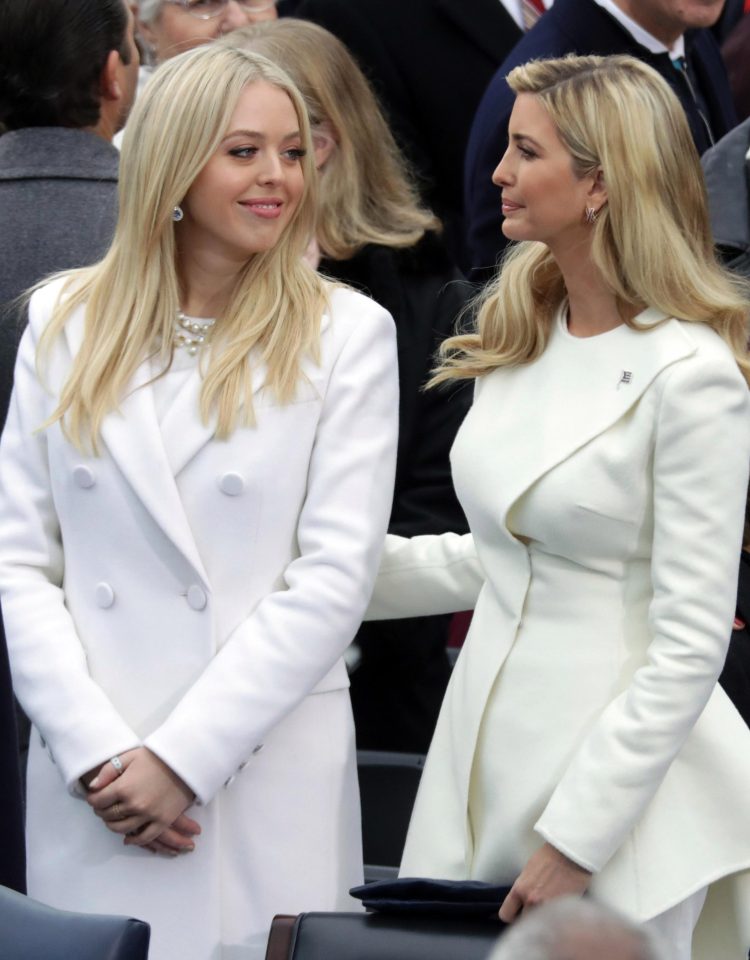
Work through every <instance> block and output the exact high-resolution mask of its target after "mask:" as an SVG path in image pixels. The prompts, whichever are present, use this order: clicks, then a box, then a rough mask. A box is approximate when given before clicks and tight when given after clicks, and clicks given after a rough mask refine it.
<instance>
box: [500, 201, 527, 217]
mask: <svg viewBox="0 0 750 960" xmlns="http://www.w3.org/2000/svg"><path fill="white" fill-rule="evenodd" d="M522 209H523V204H520V203H514V202H513V201H512V200H508V199H507V198H506V197H503V198H502V212H503V213H504V214H508V213H513V212H514V211H516V210H522Z"/></svg>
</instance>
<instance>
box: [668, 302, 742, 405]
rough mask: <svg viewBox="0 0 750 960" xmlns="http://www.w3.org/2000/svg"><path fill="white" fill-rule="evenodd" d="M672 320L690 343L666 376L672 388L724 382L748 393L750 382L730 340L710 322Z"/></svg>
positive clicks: (696, 386)
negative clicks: (729, 342)
mask: <svg viewBox="0 0 750 960" xmlns="http://www.w3.org/2000/svg"><path fill="white" fill-rule="evenodd" d="M672 323H673V324H674V325H675V327H676V329H678V330H679V332H680V335H681V336H682V337H684V339H685V341H686V343H687V344H688V345H689V346H690V348H691V349H690V352H689V353H687V354H686V355H685V356H684V357H682V358H681V359H680V360H679V361H678V362H677V363H675V364H674V365H673V367H672V369H671V370H670V371H669V372H668V375H667V376H666V377H665V386H666V389H668V390H675V389H678V390H680V389H681V390H694V389H696V388H698V387H699V386H701V385H703V384H705V385H706V386H708V385H714V386H719V385H723V386H724V387H727V388H729V389H731V390H739V391H740V392H742V393H743V394H747V391H748V385H747V381H746V380H745V378H744V376H743V374H742V371H741V370H740V368H739V366H738V364H737V359H736V357H735V355H734V353H733V351H732V348H731V347H730V346H729V344H728V343H727V341H726V340H725V339H724V338H723V337H722V336H721V335H720V334H719V333H717V331H716V330H714V329H713V328H712V327H710V326H709V325H708V324H707V323H696V322H693V321H688V320H674V321H672Z"/></svg>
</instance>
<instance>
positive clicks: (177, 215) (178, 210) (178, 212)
mask: <svg viewBox="0 0 750 960" xmlns="http://www.w3.org/2000/svg"><path fill="white" fill-rule="evenodd" d="M184 216H185V214H184V213H183V212H182V207H181V206H180V205H179V204H178V205H177V206H176V207H175V208H174V210H173V211H172V219H173V220H174V222H175V223H179V222H180V220H182V218H183V217H184Z"/></svg>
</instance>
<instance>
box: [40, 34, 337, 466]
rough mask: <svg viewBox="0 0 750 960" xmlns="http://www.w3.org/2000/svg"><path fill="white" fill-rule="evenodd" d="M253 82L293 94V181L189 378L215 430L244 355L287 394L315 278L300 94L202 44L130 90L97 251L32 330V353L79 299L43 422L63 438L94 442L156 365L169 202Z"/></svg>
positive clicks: (174, 280)
mask: <svg viewBox="0 0 750 960" xmlns="http://www.w3.org/2000/svg"><path fill="white" fill-rule="evenodd" d="M259 81H265V82H266V83H269V84H272V85H273V86H275V87H277V88H279V89H280V90H283V91H284V92H285V93H286V94H287V95H288V97H289V98H290V100H291V101H292V104H293V106H294V109H295V112H296V115H297V119H298V122H299V129H300V135H301V144H302V147H303V148H304V149H305V150H306V151H307V152H306V155H305V156H304V157H303V158H302V160H301V161H300V162H301V164H302V170H303V177H304V189H303V193H302V197H301V199H300V201H299V204H298V206H297V209H296V210H295V211H294V213H293V215H292V217H291V219H290V222H289V224H287V226H286V227H285V229H284V232H283V234H282V236H281V238H280V240H279V242H278V243H277V244H276V245H275V246H274V247H273V248H272V249H270V250H267V251H264V252H262V253H257V254H254V255H251V256H249V257H248V261H247V263H246V265H245V266H244V267H243V268H242V270H241V271H240V273H239V275H238V277H237V280H236V283H235V286H234V290H233V291H232V295H231V297H230V301H229V303H228V305H227V307H226V309H225V310H224V311H223V313H222V315H221V316H219V317H217V324H216V334H215V339H214V342H213V344H212V345H211V347H210V350H209V353H208V358H207V361H208V362H207V365H206V369H205V376H204V379H203V385H202V389H201V398H200V413H201V416H202V418H203V420H204V422H208V420H209V418H210V417H211V416H212V415H214V414H215V415H216V418H217V431H216V432H217V436H219V437H220V438H225V437H227V436H229V434H231V432H232V431H233V430H234V429H235V427H236V425H237V422H238V417H239V410H240V407H241V405H244V423H245V424H246V425H252V424H253V423H254V422H255V419H254V410H253V402H252V379H253V377H252V362H251V355H252V356H253V357H259V358H260V359H261V360H262V362H263V363H265V364H266V366H267V378H266V384H267V385H268V387H269V389H270V390H271V391H272V392H273V393H274V394H275V396H276V397H277V398H278V399H279V401H280V402H282V403H283V402H287V401H289V400H291V399H292V397H293V395H294V393H295V389H296V386H297V383H298V381H299V378H300V375H301V372H300V360H301V358H302V356H303V355H305V354H309V355H311V356H312V357H313V358H314V359H316V360H317V359H318V345H319V344H318V341H319V332H320V319H321V314H322V312H323V310H324V309H325V305H326V298H325V287H324V283H323V281H322V280H321V279H320V278H319V277H318V276H317V275H316V274H315V273H314V271H312V270H311V269H310V268H309V267H308V266H306V265H305V264H304V263H303V262H302V254H303V252H304V250H305V248H306V245H307V242H308V239H309V237H310V235H311V233H312V232H313V231H314V219H315V209H316V204H317V197H316V182H317V177H316V171H315V165H314V161H313V158H312V144H311V139H310V128H309V124H308V120H307V113H306V110H305V106H304V103H303V101H302V98H301V96H300V94H299V93H298V91H297V90H296V88H295V86H294V84H293V83H292V81H291V80H290V78H289V77H288V76H287V75H286V74H285V73H284V72H283V71H282V70H281V69H280V68H279V67H277V66H276V65H274V64H272V63H270V62H269V61H268V60H266V59H265V58H263V57H261V56H258V55H256V54H251V53H247V52H244V51H241V50H233V49H230V48H228V47H220V46H218V45H216V44H213V45H209V46H203V47H199V48H197V49H195V50H191V51H189V52H187V53H184V54H181V55H180V56H177V57H174V58H172V59H170V60H169V61H168V62H167V63H165V64H164V65H163V66H162V67H160V68H159V69H158V70H157V71H156V72H155V73H154V76H153V77H152V78H151V80H150V81H149V84H148V86H147V88H146V89H145V90H144V92H143V94H142V95H141V97H140V98H139V99H138V102H137V104H136V107H135V109H134V110H133V113H132V115H131V117H130V120H129V122H128V125H127V130H126V133H125V138H124V142H123V149H122V160H121V164H120V183H119V203H120V213H119V218H118V222H117V227H116V230H115V235H114V239H113V241H112V245H111V247H110V249H109V251H108V252H107V254H106V256H105V257H104V259H103V260H102V261H101V262H100V263H97V264H95V265H94V266H92V267H88V268H85V269H82V270H77V271H73V272H72V273H71V274H69V275H68V276H69V279H68V282H67V283H66V285H65V287H64V291H63V292H64V294H67V295H65V296H61V297H60V298H59V300H58V303H57V306H56V308H55V309H54V311H53V314H52V318H51V321H50V323H49V325H48V327H47V329H46V330H45V333H44V335H43V338H42V341H41V343H40V348H41V352H40V356H42V353H43V352H44V351H48V350H49V347H50V346H51V344H52V342H53V341H54V339H55V338H56V337H57V336H58V335H59V334H60V333H61V331H62V328H63V325H64V324H65V322H66V320H67V319H68V317H69V316H70V315H71V313H72V312H73V311H74V310H75V309H76V308H77V307H78V306H79V305H81V304H85V324H84V337H83V343H82V346H81V349H80V351H79V352H78V354H77V356H76V358H75V360H74V363H73V367H72V369H71V372H70V375H69V377H68V379H67V381H66V383H65V384H64V386H63V389H62V393H61V396H60V401H59V404H58V406H57V408H56V410H55V411H54V413H53V414H52V416H51V418H50V420H49V421H48V423H54V422H55V421H58V420H60V421H62V425H63V429H64V430H65V432H66V435H67V436H68V437H69V439H70V440H71V441H72V442H73V443H74V444H76V445H77V446H78V447H83V446H84V441H90V443H91V446H92V447H93V449H94V450H95V451H96V450H98V444H97V441H98V437H99V431H100V427H101V422H102V419H103V418H104V416H105V415H106V414H107V413H109V412H110V411H112V410H114V409H116V408H117V406H118V404H119V402H120V401H121V399H122V397H123V395H124V393H125V390H126V388H127V386H128V384H129V382H130V380H131V378H132V377H133V374H134V373H135V371H136V368H137V367H138V366H139V364H141V363H142V362H143V361H144V359H145V358H146V357H147V356H149V355H155V354H158V355H159V356H160V359H161V361H162V362H163V364H164V369H165V370H166V369H167V368H168V367H169V364H170V363H171V360H172V354H173V350H174V347H173V329H174V322H175V317H176V315H177V313H178V310H179V306H180V285H179V279H178V254H177V247H176V241H175V223H174V221H173V218H172V211H173V209H174V207H175V205H176V204H179V203H180V202H181V201H182V199H183V197H184V196H185V194H186V193H187V192H188V190H189V189H190V186H191V184H192V183H193V181H194V180H195V178H196V177H197V175H198V174H199V173H200V171H201V170H202V169H203V167H204V166H205V165H206V163H207V162H208V160H209V159H210V158H211V157H212V156H213V154H214V153H215V152H216V150H217V148H218V146H219V144H220V142H221V140H222V138H223V136H224V135H225V134H226V131H227V127H228V125H229V122H230V120H231V117H232V114H233V112H234V109H235V107H236V104H237V102H238V99H239V97H240V94H241V93H242V91H243V89H244V88H245V87H246V86H247V85H248V84H252V83H256V82H259Z"/></svg>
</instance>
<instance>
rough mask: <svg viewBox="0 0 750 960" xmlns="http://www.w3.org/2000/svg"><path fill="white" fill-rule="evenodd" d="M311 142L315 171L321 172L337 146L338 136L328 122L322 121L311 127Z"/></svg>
mask: <svg viewBox="0 0 750 960" xmlns="http://www.w3.org/2000/svg"><path fill="white" fill-rule="evenodd" d="M312 142H313V151H314V154H315V169H316V170H321V169H322V168H323V167H324V166H325V164H326V163H327V162H328V158H329V157H330V156H331V154H332V153H333V151H334V150H335V149H336V145H337V144H338V136H337V134H336V130H335V129H334V126H333V124H332V123H331V122H330V120H323V121H322V123H318V124H316V125H315V126H314V127H313V130H312Z"/></svg>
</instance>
